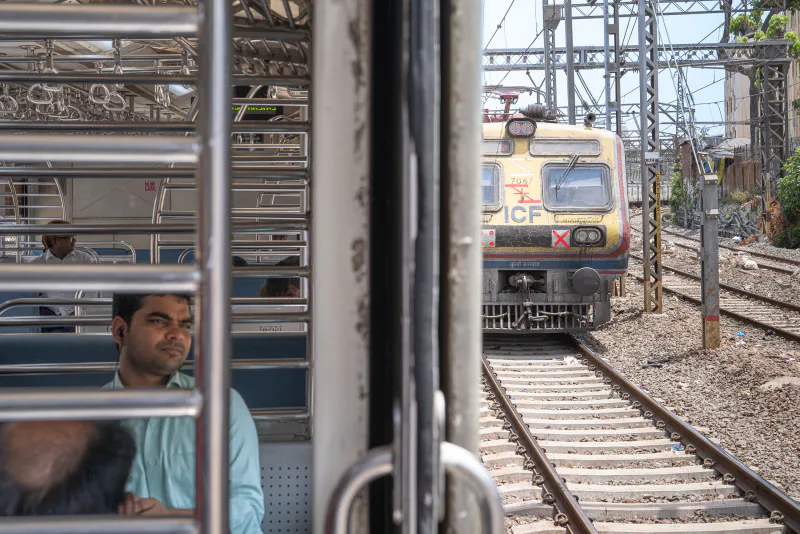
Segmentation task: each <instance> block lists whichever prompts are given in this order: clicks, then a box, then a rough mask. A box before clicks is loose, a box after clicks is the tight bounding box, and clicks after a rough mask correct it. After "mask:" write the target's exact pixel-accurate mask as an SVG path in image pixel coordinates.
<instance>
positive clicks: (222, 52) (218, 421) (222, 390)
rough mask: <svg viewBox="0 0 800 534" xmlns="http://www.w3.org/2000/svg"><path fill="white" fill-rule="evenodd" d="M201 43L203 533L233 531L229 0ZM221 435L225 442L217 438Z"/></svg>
mask: <svg viewBox="0 0 800 534" xmlns="http://www.w3.org/2000/svg"><path fill="white" fill-rule="evenodd" d="M202 8H203V31H202V32H201V35H202V39H201V40H200V62H201V63H200V72H201V87H202V94H201V96H200V98H201V99H202V100H203V102H202V104H201V105H200V108H199V113H198V121H197V122H198V127H199V134H200V137H201V139H202V149H201V151H200V165H199V167H198V176H197V185H198V212H199V213H201V214H202V216H201V217H199V218H198V219H197V221H198V230H197V248H196V250H195V257H196V261H197V265H198V267H199V269H200V272H201V275H202V279H203V280H202V287H203V293H202V295H201V297H200V305H199V307H198V310H199V321H198V323H197V324H198V327H197V330H198V332H197V339H198V345H197V348H196V352H195V354H196V356H195V358H196V362H197V364H196V365H197V368H196V369H197V373H196V376H197V381H198V384H199V385H200V390H201V391H202V392H203V404H204V406H203V412H202V417H201V418H200V419H199V420H198V424H197V425H196V432H197V435H196V441H197V456H196V457H197V466H196V479H195V483H196V492H195V495H196V509H195V514H196V515H195V518H196V519H198V520H200V521H201V522H202V532H203V534H226V533H227V532H228V531H229V528H230V527H229V520H228V515H229V510H228V507H229V500H228V494H229V483H230V482H229V478H228V477H229V465H228V458H229V452H230V451H229V449H230V442H229V440H228V436H229V434H230V428H229V417H230V414H229V412H228V410H229V389H230V384H231V376H230V373H231V371H230V355H231V337H230V331H231V307H230V299H231V274H232V273H231V256H230V254H231V252H230V250H231V247H230V241H231V219H230V209H231V188H230V183H231V129H232V125H231V122H232V121H231V107H230V102H231V98H232V96H233V95H232V91H231V84H230V79H231V73H232V63H233V47H232V45H231V43H232V41H233V35H232V25H233V19H232V12H231V5H230V1H229V0H205V1H204V2H203V3H202ZM220 437H222V438H223V439H220Z"/></svg>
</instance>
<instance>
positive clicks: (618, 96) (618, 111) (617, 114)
mask: <svg viewBox="0 0 800 534" xmlns="http://www.w3.org/2000/svg"><path fill="white" fill-rule="evenodd" d="M611 8H612V9H613V11H614V22H613V26H612V27H611V28H607V31H608V32H609V35H611V36H613V37H614V120H615V121H616V122H615V124H616V129H617V135H618V136H620V137H622V80H621V78H622V57H621V56H620V54H621V50H620V39H619V0H613V1H612V2H611ZM612 30H613V33H612ZM624 283H625V279H624V278H623V292H622V295H623V296H625V286H624Z"/></svg>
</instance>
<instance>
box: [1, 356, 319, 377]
mask: <svg viewBox="0 0 800 534" xmlns="http://www.w3.org/2000/svg"><path fill="white" fill-rule="evenodd" d="M194 367H195V365H194V361H193V360H190V361H188V362H186V363H185V364H184V365H183V367H181V370H182V371H183V370H192V369H194ZM231 367H232V368H233V369H239V370H272V369H307V368H308V362H307V361H306V360H298V359H295V358H280V359H278V358H276V359H252V360H233V361H232V362H231ZM116 369H117V364H116V363H115V362H107V363H96V362H91V363H89V362H87V363H22V364H8V365H0V375H43V374H55V373H113V372H114V371H115V370H116Z"/></svg>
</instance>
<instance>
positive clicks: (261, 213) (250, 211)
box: [162, 206, 307, 221]
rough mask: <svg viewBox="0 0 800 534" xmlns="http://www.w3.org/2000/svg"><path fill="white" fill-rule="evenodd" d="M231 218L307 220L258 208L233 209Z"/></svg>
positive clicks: (189, 214) (185, 214)
mask: <svg viewBox="0 0 800 534" xmlns="http://www.w3.org/2000/svg"><path fill="white" fill-rule="evenodd" d="M280 207H281V208H285V207H286V206H280ZM162 215H168V216H170V217H186V218H194V217H196V216H197V214H196V213H195V212H193V211H177V210H176V211H167V212H164V213H163V214H162ZM230 215H231V216H234V217H237V216H238V217H258V218H259V219H264V220H265V221H302V220H304V219H306V218H307V215H306V214H304V213H300V212H297V213H269V212H268V211H266V210H265V209H263V208H262V209H259V208H233V209H232V210H231V213H230Z"/></svg>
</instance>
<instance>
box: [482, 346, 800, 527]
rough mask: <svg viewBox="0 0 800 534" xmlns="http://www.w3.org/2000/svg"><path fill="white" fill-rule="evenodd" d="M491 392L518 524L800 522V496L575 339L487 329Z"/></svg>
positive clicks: (486, 446)
mask: <svg viewBox="0 0 800 534" xmlns="http://www.w3.org/2000/svg"><path fill="white" fill-rule="evenodd" d="M482 395H483V400H482V405H481V420H480V426H481V455H482V459H483V462H484V463H485V464H486V466H487V467H488V468H489V469H490V471H491V473H492V474H493V476H494V478H495V480H496V481H497V484H498V487H499V490H500V493H501V495H502V497H503V501H504V505H505V507H506V512H507V515H508V520H507V531H508V532H509V533H513V534H532V533H536V534H548V533H559V534H560V533H564V532H571V533H576V534H577V533H591V532H604V533H615V534H628V533H630V534H634V533H638V534H641V533H648V534H675V533H684V534H688V533H698V534H703V533H711V532H714V533H736V534H745V533H746V534H778V533H782V532H789V531H790V530H789V529H790V528H791V529H794V530H795V531H800V530H798V529H800V505H798V503H796V502H795V501H793V500H791V499H789V498H788V497H786V496H785V495H784V494H782V493H781V492H779V491H778V490H777V489H775V488H774V487H773V486H771V485H770V484H769V483H768V482H766V481H764V480H763V479H761V478H760V477H759V476H758V475H756V474H755V473H753V472H752V471H750V470H749V469H748V468H747V467H745V466H744V465H743V464H741V463H739V462H738V461H736V460H735V459H734V458H733V457H731V456H730V455H728V454H727V453H725V452H724V451H723V450H722V449H721V448H719V447H718V446H717V445H716V444H714V443H713V442H712V441H710V440H709V439H707V438H706V437H704V436H703V434H701V433H700V432H699V431H698V430H699V429H695V428H693V427H691V426H689V425H688V424H687V423H685V422H684V421H683V420H682V419H680V418H678V417H677V416H675V415H674V414H672V413H671V412H670V411H669V410H667V409H666V408H664V407H663V406H661V405H660V404H658V403H657V402H656V401H655V400H653V399H652V398H651V397H649V396H648V395H647V393H645V392H644V391H642V390H641V389H639V388H637V387H636V386H635V385H633V384H632V383H631V382H629V381H628V380H626V379H625V378H624V377H622V376H621V375H619V374H618V373H617V372H616V371H615V370H614V369H613V368H611V367H610V366H609V365H608V364H607V363H606V362H605V361H603V360H602V359H600V358H599V357H597V356H596V355H595V354H594V353H592V352H591V351H590V350H589V349H587V348H586V347H584V346H583V345H581V344H579V343H578V342H577V341H576V340H575V339H574V338H572V337H571V336H566V335H560V336H555V335H554V336H524V337H523V336H511V335H507V336H503V335H499V336H486V337H485V338H484V357H483V389H482ZM576 499H578V500H576ZM784 529H786V530H784Z"/></svg>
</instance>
